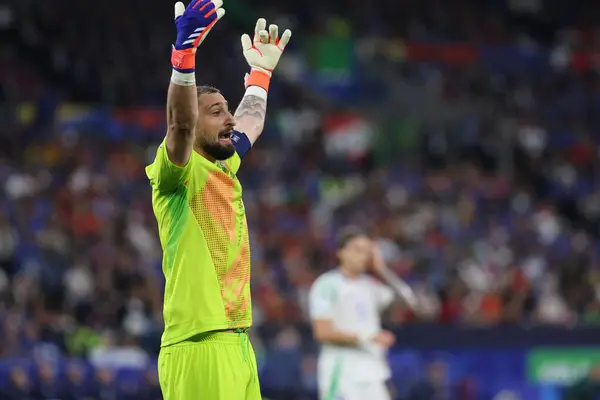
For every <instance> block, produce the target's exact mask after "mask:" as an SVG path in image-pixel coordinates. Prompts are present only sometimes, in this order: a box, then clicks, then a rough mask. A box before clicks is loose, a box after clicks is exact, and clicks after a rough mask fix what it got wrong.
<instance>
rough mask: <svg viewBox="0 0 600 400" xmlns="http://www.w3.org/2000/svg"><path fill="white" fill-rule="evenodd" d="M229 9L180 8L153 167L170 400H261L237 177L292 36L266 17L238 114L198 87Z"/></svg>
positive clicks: (250, 55)
mask: <svg viewBox="0 0 600 400" xmlns="http://www.w3.org/2000/svg"><path fill="white" fill-rule="evenodd" d="M222 5H223V4H222V0H213V1H212V2H211V1H208V0H193V1H192V2H191V3H190V4H189V5H188V6H187V8H186V7H185V6H184V5H183V3H181V2H178V3H177V4H175V25H176V27H177V39H176V41H175V44H174V46H173V49H172V56H171V62H172V64H173V73H172V76H171V83H170V85H169V91H168V95H167V124H168V131H167V135H166V138H165V139H164V141H163V143H162V144H161V145H160V146H159V148H158V150H157V152H156V158H155V159H154V162H153V163H152V164H150V165H149V166H148V167H147V168H146V174H147V175H148V178H149V180H150V184H151V186H152V206H153V209H154V213H155V215H156V219H157V221H158V228H159V235H160V241H161V245H162V248H163V272H164V275H165V278H166V285H165V297H164V311H163V313H164V320H165V330H164V333H163V335H162V341H161V342H162V343H161V351H160V355H159V365H158V369H159V380H160V385H161V389H162V392H163V396H164V398H165V399H166V400H171V399H177V400H187V399H190V400H191V399H194V400H197V399H210V400H243V399H248V400H253V399H260V398H261V395H260V387H259V383H258V376H257V371H256V360H255V357H254V351H253V350H252V346H251V344H250V342H249V340H248V335H247V330H248V328H249V327H250V326H251V325H252V312H251V302H250V248H249V240H248V227H247V223H246V213H245V210H244V203H243V201H242V187H241V185H240V182H239V181H238V179H237V176H236V173H237V171H238V169H239V167H240V163H241V160H242V158H243V157H244V155H245V154H246V153H248V151H249V150H250V148H251V147H252V144H253V143H254V142H255V141H256V139H258V137H259V136H260V134H261V132H262V129H263V126H264V119H265V114H266V107H267V93H268V91H269V81H270V78H271V73H272V72H273V69H274V68H275V66H276V65H277V62H278V61H279V58H280V57H281V54H282V52H283V50H284V48H285V45H286V44H287V43H288V41H289V39H290V36H291V32H290V31H289V30H286V31H285V32H284V33H283V35H282V36H281V37H279V34H278V28H277V26H276V25H270V26H269V27H268V30H267V26H266V22H265V20H264V19H262V18H261V19H259V20H258V22H257V23H256V29H255V32H254V37H253V39H251V38H250V36H248V35H243V36H242V50H243V53H244V56H245V58H246V60H247V61H248V64H249V65H250V73H249V74H247V75H246V79H245V84H246V93H245V95H244V97H243V99H242V101H241V103H240V105H239V107H238V108H237V110H236V112H235V114H234V115H232V114H231V113H230V111H229V106H228V104H227V101H226V100H225V98H224V97H223V96H222V95H221V93H220V92H219V91H218V90H217V89H215V88H212V87H208V86H198V87H196V81H195V75H194V71H195V63H196V49H197V47H198V46H199V45H200V44H201V43H202V41H203V40H204V39H206V36H207V35H208V34H209V32H210V31H211V29H212V28H213V27H214V25H215V24H216V23H217V22H218V21H219V19H220V18H221V17H223V15H224V14H225V10H224V9H223V8H221V7H222ZM207 59H208V57H206V58H205V59H204V60H202V58H201V60H202V61H200V65H202V64H205V65H206V64H209V63H210V61H208V60H207ZM213 67H214V66H213Z"/></svg>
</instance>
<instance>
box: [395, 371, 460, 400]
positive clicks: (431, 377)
mask: <svg viewBox="0 0 600 400" xmlns="http://www.w3.org/2000/svg"><path fill="white" fill-rule="evenodd" d="M447 379H448V378H447V376H446V366H445V365H444V364H443V363H442V362H439V361H438V362H434V363H432V364H431V365H429V367H428V368H427V375H426V377H425V379H423V380H422V381H420V382H417V383H415V384H414V385H413V386H412V387H411V388H410V389H409V391H408V394H407V396H406V397H405V399H406V400H431V399H436V400H446V399H447V400H449V399H453V398H455V397H454V396H455V394H453V393H452V392H451V391H450V390H449V388H448V381H447Z"/></svg>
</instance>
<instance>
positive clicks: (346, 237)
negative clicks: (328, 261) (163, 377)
mask: <svg viewBox="0 0 600 400" xmlns="http://www.w3.org/2000/svg"><path fill="white" fill-rule="evenodd" d="M363 236H364V237H369V235H368V234H367V232H365V231H364V230H363V229H361V228H359V227H358V226H356V225H348V226H346V227H344V228H342V229H340V230H339V231H338V232H337V235H336V237H335V246H336V248H337V249H338V250H340V249H343V248H344V247H346V245H347V244H348V243H349V242H351V241H352V240H354V239H356V238H357V237H363Z"/></svg>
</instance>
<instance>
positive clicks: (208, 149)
mask: <svg viewBox="0 0 600 400" xmlns="http://www.w3.org/2000/svg"><path fill="white" fill-rule="evenodd" d="M217 140H218V139H217ZM200 148H201V149H202V151H203V152H204V153H205V154H206V155H208V156H210V157H212V158H214V159H215V160H217V161H223V160H227V159H228V158H230V157H231V156H233V155H234V154H235V147H234V146H233V144H229V145H222V144H221V143H218V142H217V143H206V142H205V143H202V144H201V145H200Z"/></svg>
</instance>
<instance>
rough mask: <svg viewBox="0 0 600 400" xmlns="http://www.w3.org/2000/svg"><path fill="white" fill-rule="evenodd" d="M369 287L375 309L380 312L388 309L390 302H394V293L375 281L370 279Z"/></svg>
mask: <svg viewBox="0 0 600 400" xmlns="http://www.w3.org/2000/svg"><path fill="white" fill-rule="evenodd" d="M371 287H372V291H373V296H375V301H376V302H377V307H378V308H379V309H380V310H383V309H385V308H388V307H389V306H390V304H392V301H394V297H395V295H394V291H393V290H392V289H391V288H390V287H388V286H386V285H384V284H383V283H381V282H379V281H378V280H376V279H371Z"/></svg>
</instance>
